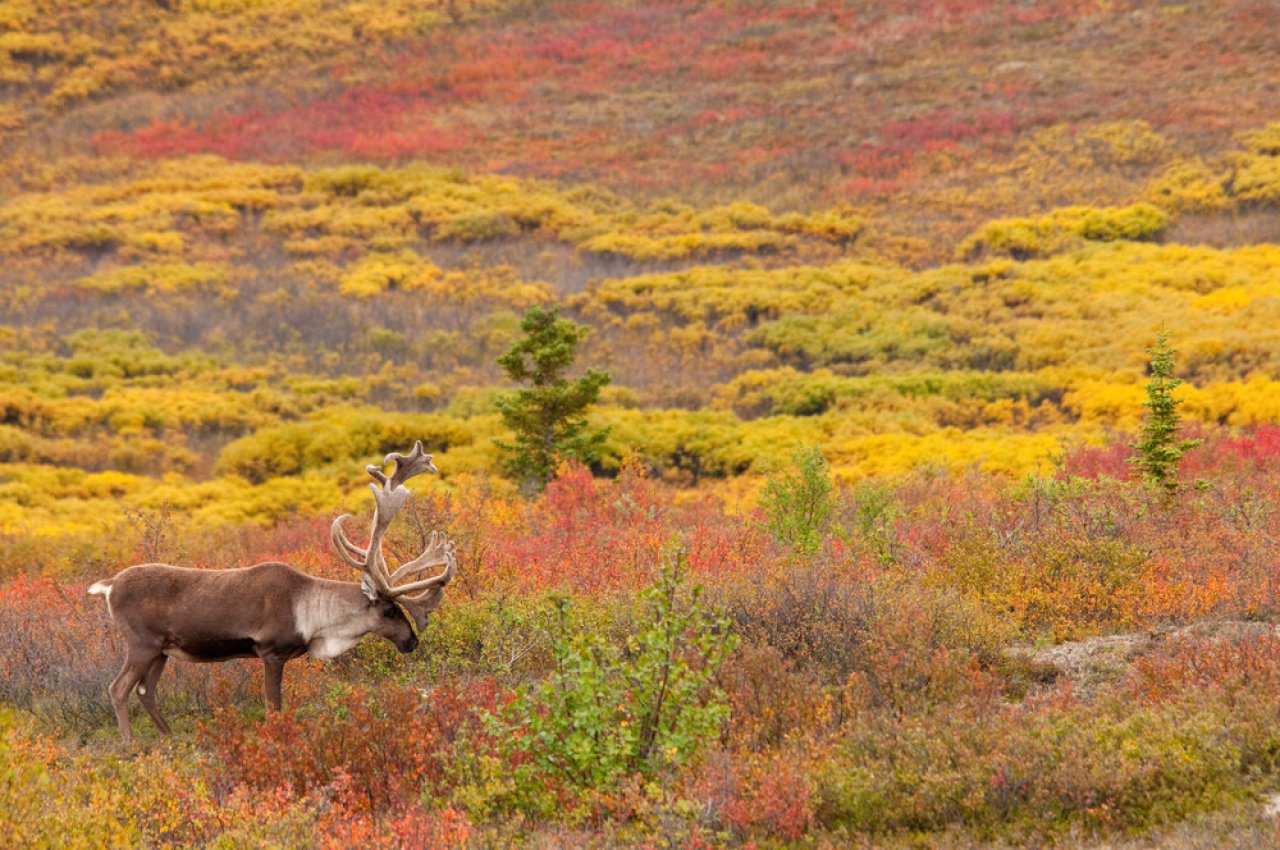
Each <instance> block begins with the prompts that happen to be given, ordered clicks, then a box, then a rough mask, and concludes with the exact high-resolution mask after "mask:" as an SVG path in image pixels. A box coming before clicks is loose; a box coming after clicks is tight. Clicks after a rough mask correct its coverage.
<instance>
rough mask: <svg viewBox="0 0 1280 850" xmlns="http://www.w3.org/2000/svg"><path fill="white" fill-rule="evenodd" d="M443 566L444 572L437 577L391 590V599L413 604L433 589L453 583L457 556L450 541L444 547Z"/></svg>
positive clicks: (456, 568)
mask: <svg viewBox="0 0 1280 850" xmlns="http://www.w3.org/2000/svg"><path fill="white" fill-rule="evenodd" d="M445 565H446V566H445V568H444V572H442V573H440V575H438V576H433V577H431V578H428V579H423V580H422V581H414V582H410V583H409V584H405V585H401V586H400V587H397V588H394V589H392V591H391V592H392V594H393V598H395V599H403V600H405V601H408V602H414V601H416V600H418V599H421V598H422V597H424V596H426V595H427V594H428V593H430V592H431V591H432V590H433V589H435V588H438V587H444V586H445V585H447V584H448V583H449V582H451V581H453V576H454V574H455V573H456V572H457V570H458V559H457V556H456V555H455V554H454V548H453V541H452V540H450V541H449V542H448V544H447V545H446V550H445ZM415 591H421V592H420V593H419V592H415ZM411 593H412V594H414V595H412V596H410V595H409V594H411Z"/></svg>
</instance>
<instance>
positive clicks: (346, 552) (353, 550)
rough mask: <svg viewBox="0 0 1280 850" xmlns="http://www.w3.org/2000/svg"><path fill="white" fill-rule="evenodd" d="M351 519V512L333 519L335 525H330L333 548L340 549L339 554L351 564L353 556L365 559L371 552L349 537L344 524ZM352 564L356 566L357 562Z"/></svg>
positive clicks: (330, 538)
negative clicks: (343, 526)
mask: <svg viewBox="0 0 1280 850" xmlns="http://www.w3.org/2000/svg"><path fill="white" fill-rule="evenodd" d="M349 519H351V514H343V515H342V516H340V517H338V518H337V519H335V520H334V521H333V525H331V526H330V527H329V540H330V541H331V542H332V543H333V548H334V549H336V550H338V554H339V555H341V556H342V558H343V560H345V561H347V563H349V564H351V563H352V562H351V560H350V559H351V558H358V559H360V560H361V561H363V559H365V558H367V557H369V552H368V550H366V549H361V548H360V547H359V546H357V545H356V544H354V543H352V542H351V539H350V538H349V537H347V533H346V531H345V530H343V528H342V525H343V523H345V522H346V521H347V520H349ZM352 566H355V564H352Z"/></svg>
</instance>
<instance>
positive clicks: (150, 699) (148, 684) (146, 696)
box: [138, 655, 173, 735]
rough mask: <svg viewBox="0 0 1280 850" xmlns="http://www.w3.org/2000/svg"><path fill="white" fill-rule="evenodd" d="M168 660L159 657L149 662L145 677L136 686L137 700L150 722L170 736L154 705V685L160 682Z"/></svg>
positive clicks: (166, 724) (157, 708)
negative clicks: (149, 716)
mask: <svg viewBox="0 0 1280 850" xmlns="http://www.w3.org/2000/svg"><path fill="white" fill-rule="evenodd" d="M168 660H169V659H167V658H165V656H163V655H159V656H156V659H155V660H154V661H152V662H151V666H150V667H148V668H147V672H146V675H145V676H143V677H142V681H141V682H140V683H139V684H138V700H139V701H140V702H141V703H142V707H143V708H145V709H146V710H147V714H149V715H151V722H152V723H154V724H155V725H156V728H157V729H159V730H160V731H161V732H163V733H164V734H165V735H172V734H173V732H172V731H171V730H170V729H169V724H168V723H165V722H164V718H163V717H161V716H160V708H159V706H157V705H156V683H157V682H159V681H160V674H161V673H163V672H164V663H165V662H166V661H168Z"/></svg>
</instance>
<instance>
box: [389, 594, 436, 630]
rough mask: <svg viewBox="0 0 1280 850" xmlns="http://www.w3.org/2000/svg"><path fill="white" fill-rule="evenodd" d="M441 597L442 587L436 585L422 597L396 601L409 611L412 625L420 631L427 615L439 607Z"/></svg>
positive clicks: (424, 625) (424, 624)
mask: <svg viewBox="0 0 1280 850" xmlns="http://www.w3.org/2000/svg"><path fill="white" fill-rule="evenodd" d="M442 599H444V588H443V587H437V588H435V589H434V590H433V591H431V592H429V593H427V594H426V595H425V597H424V598H422V599H413V600H410V599H397V600H396V601H397V602H399V603H400V604H401V605H403V606H404V610H405V611H408V612H409V616H410V617H412V618H413V625H414V626H416V627H417V629H418V631H422V630H423V629H425V628H426V627H427V617H428V616H429V615H430V614H431V612H432V611H434V610H436V608H437V607H439V605H440V600H442Z"/></svg>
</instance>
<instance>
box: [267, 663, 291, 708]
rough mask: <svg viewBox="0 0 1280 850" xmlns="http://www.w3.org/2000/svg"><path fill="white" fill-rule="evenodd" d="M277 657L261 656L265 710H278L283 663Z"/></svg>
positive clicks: (282, 679)
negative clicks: (265, 698)
mask: <svg viewBox="0 0 1280 850" xmlns="http://www.w3.org/2000/svg"><path fill="white" fill-rule="evenodd" d="M285 660H286V659H284V658H281V657H279V656H277V655H264V656H262V673H263V685H264V690H265V692H266V697H267V710H268V711H279V710H280V685H281V684H282V683H283V682H284V662H285Z"/></svg>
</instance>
